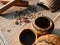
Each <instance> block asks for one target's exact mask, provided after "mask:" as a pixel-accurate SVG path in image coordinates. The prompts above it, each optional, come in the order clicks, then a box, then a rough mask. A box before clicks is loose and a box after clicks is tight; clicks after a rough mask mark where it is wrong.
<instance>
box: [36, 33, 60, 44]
mask: <svg viewBox="0 0 60 45" xmlns="http://www.w3.org/2000/svg"><path fill="white" fill-rule="evenodd" d="M35 44H36V45H60V39H59V37H58V36H57V35H55V34H47V35H44V36H41V37H39V38H38V39H37V40H36V42H35Z"/></svg>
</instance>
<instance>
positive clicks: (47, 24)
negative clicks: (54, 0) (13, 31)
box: [32, 16, 54, 35]
mask: <svg viewBox="0 0 60 45" xmlns="http://www.w3.org/2000/svg"><path fill="white" fill-rule="evenodd" d="M32 25H33V29H35V30H36V31H37V34H38V35H45V34H50V33H51V32H52V31H53V29H54V23H53V21H52V20H51V19H50V18H49V17H46V16H41V17H38V18H36V19H35V21H34V22H33V24H32Z"/></svg>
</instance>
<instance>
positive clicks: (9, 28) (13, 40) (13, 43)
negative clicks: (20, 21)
mask: <svg viewBox="0 0 60 45" xmlns="http://www.w3.org/2000/svg"><path fill="white" fill-rule="evenodd" d="M25 8H26V7H16V6H12V7H11V8H9V9H8V10H6V11H5V12H3V14H6V13H11V12H14V11H17V10H21V9H25ZM40 10H41V11H39V12H40V13H41V14H43V15H44V16H47V17H50V18H51V19H52V20H53V19H54V18H55V17H56V15H57V14H59V13H60V10H59V11H57V12H55V13H51V12H50V11H48V10H46V9H44V8H42V7H41V9H40ZM36 14H37V15H38V13H36ZM15 21H16V19H15V18H14V15H4V16H0V28H1V30H2V32H3V33H4V35H5V36H6V39H7V41H8V43H9V45H21V44H20V41H19V35H20V33H21V31H22V30H23V29H25V28H30V27H31V24H30V23H29V24H27V25H22V26H21V25H15ZM54 23H55V28H54V31H53V33H55V34H57V35H59V36H60V18H58V19H57V20H56V21H55V22H54ZM27 26H28V27H27Z"/></svg>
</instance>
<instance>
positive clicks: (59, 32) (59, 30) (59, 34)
mask: <svg viewBox="0 0 60 45" xmlns="http://www.w3.org/2000/svg"><path fill="white" fill-rule="evenodd" d="M52 33H53V34H57V35H58V36H60V29H54V31H53V32H52Z"/></svg>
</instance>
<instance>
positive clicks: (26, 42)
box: [19, 29, 37, 45]
mask: <svg viewBox="0 0 60 45" xmlns="http://www.w3.org/2000/svg"><path fill="white" fill-rule="evenodd" d="M36 38H37V36H36V34H35V32H34V31H32V30H31V29H24V30H23V31H22V32H21V34H20V36H19V41H20V43H21V44H22V45H33V44H34V42H35V40H36Z"/></svg>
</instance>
